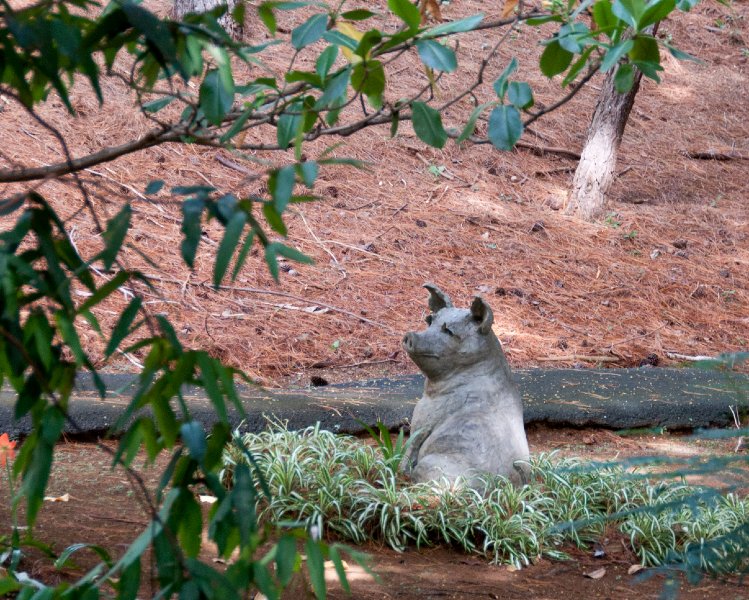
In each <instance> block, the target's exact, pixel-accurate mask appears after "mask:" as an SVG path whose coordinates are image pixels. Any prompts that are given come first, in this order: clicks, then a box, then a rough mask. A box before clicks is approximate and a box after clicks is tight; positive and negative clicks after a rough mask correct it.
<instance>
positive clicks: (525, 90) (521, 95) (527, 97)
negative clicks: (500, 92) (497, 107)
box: [507, 81, 534, 109]
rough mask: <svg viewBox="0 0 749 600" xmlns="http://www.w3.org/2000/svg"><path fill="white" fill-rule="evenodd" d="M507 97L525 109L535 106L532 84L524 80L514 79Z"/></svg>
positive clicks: (518, 106)
mask: <svg viewBox="0 0 749 600" xmlns="http://www.w3.org/2000/svg"><path fill="white" fill-rule="evenodd" d="M507 99H508V100H509V101H510V103H511V104H512V105H513V106H515V107H517V108H519V109H525V108H530V107H531V106H533V104H534V101H533V92H532V91H531V86H529V85H528V84H527V83H525V82H524V81H513V82H512V83H510V87H509V88H508V90H507Z"/></svg>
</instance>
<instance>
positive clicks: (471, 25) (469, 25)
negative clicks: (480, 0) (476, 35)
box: [419, 13, 484, 39]
mask: <svg viewBox="0 0 749 600" xmlns="http://www.w3.org/2000/svg"><path fill="white" fill-rule="evenodd" d="M483 20H484V13H478V14H475V15H472V16H470V17H466V18H465V19H460V20H458V21H452V22H451V23H441V24H439V25H437V26H436V27H432V28H431V29H427V30H426V31H425V32H423V33H422V34H421V35H419V37H420V38H421V39H428V38H435V37H442V36H445V35H450V34H452V33H464V32H466V31H471V30H473V29H475V28H476V26H477V25H478V24H479V23H481V21H483Z"/></svg>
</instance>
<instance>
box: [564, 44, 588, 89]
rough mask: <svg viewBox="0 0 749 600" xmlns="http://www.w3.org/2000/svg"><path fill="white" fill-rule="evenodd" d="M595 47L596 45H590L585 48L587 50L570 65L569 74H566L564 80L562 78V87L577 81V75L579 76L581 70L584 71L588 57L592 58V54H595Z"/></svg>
mask: <svg viewBox="0 0 749 600" xmlns="http://www.w3.org/2000/svg"><path fill="white" fill-rule="evenodd" d="M595 49H596V48H595V46H588V48H586V49H585V52H583V53H582V54H581V55H580V56H579V58H578V59H577V60H576V61H575V62H574V63H573V65H572V66H571V67H570V70H569V71H567V74H566V75H565V76H564V80H562V87H567V86H568V85H569V84H570V83H572V82H573V81H575V77H577V76H578V75H579V74H580V71H582V70H583V69H584V68H585V67H586V66H587V65H588V59H589V58H590V55H591V54H593V51H594V50H595Z"/></svg>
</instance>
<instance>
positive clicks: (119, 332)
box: [104, 296, 143, 358]
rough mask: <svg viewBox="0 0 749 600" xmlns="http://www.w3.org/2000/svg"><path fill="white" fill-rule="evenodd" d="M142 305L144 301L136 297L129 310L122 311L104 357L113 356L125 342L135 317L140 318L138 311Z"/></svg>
mask: <svg viewBox="0 0 749 600" xmlns="http://www.w3.org/2000/svg"><path fill="white" fill-rule="evenodd" d="M142 303H143V300H142V299H141V298H139V297H138V296H136V297H135V298H133V299H132V300H131V301H130V304H128V305H127V308H126V309H125V310H123V311H122V314H120V318H119V319H118V320H117V325H115V327H114V330H113V331H112V337H111V338H109V343H108V344H107V348H106V350H105V351H104V355H105V356H106V357H107V358H109V357H110V356H112V354H113V353H114V351H115V350H117V348H118V347H119V345H120V343H121V342H122V340H124V339H125V338H126V337H127V335H128V334H129V333H130V325H132V324H133V321H134V320H135V317H136V316H138V311H139V310H140V307H141V304H142Z"/></svg>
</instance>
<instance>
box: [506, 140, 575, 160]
mask: <svg viewBox="0 0 749 600" xmlns="http://www.w3.org/2000/svg"><path fill="white" fill-rule="evenodd" d="M515 146H516V147H518V148H523V149H524V150H528V152H530V153H531V154H535V155H536V156H546V155H547V154H558V155H560V156H566V157H567V158H571V159H572V160H580V154H579V153H577V152H575V151H574V150H568V149H567V148H558V147H555V146H536V145H535V144H529V143H528V142H524V141H522V140H520V141H519V142H516V144H515Z"/></svg>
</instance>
